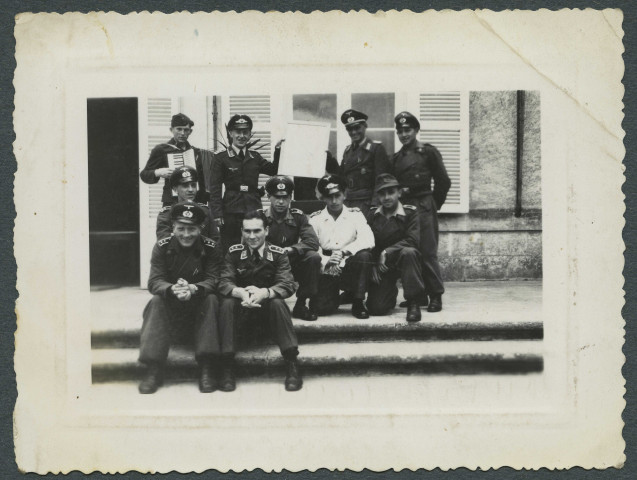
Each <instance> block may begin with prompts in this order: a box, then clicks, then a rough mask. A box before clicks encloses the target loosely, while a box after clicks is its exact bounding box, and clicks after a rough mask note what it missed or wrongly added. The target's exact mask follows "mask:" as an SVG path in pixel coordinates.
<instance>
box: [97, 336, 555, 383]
mask: <svg viewBox="0 0 637 480" xmlns="http://www.w3.org/2000/svg"><path fill="white" fill-rule="evenodd" d="M300 350H301V356H300V358H299V360H300V361H301V366H302V369H303V372H305V373H307V374H309V375H352V374H353V375H361V374H362V375H370V374H383V373H391V374H431V373H454V374H478V373H503V374H511V373H529V372H540V371H542V369H543V357H542V342H539V341H525V340H509V341H490V342H464V341H440V342H422V341H414V342H373V343H350V344H340V345H339V344H331V343H322V344H310V345H302V346H301V347H300ZM138 353H139V352H138V350H137V349H132V348H124V349H95V350H93V351H92V355H93V367H92V374H93V382H107V381H121V380H131V379H138V378H140V377H141V375H142V374H143V371H144V366H143V365H142V364H140V363H139V362H138V361H137V357H138ZM236 363H237V375H238V376H240V377H253V376H272V375H277V376H280V375H281V374H282V373H283V371H284V362H283V359H282V357H281V355H280V353H279V350H278V348H277V347H275V346H264V347H258V348H251V349H249V350H245V351H242V352H239V353H237V356H236ZM196 372H197V365H196V362H195V360H194V355H193V352H192V350H190V349H188V348H184V347H175V348H172V349H171V352H170V354H169V358H168V363H167V369H166V376H167V378H168V379H178V378H188V379H190V378H195V377H196Z"/></svg>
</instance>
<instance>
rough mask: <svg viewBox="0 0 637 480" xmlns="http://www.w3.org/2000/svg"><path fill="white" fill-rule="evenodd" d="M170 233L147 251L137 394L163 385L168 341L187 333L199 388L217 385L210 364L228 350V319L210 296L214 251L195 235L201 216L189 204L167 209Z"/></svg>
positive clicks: (218, 262)
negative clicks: (142, 366)
mask: <svg viewBox="0 0 637 480" xmlns="http://www.w3.org/2000/svg"><path fill="white" fill-rule="evenodd" d="M170 216H171V219H172V222H173V235H172V236H170V237H167V238H164V239H162V240H159V241H158V242H157V243H156V244H155V247H154V248H153V253H152V258H151V261H150V262H151V266H150V277H149V279H148V290H149V291H150V293H152V294H153V298H152V299H151V300H150V301H149V302H148V304H147V305H146V308H144V314H143V317H144V323H143V325H142V332H141V340H140V350H139V361H140V362H141V363H143V364H145V365H146V366H147V367H148V370H147V372H146V376H145V377H144V379H143V380H142V382H141V383H140V384H139V392H140V393H155V392H156V391H157V389H158V388H159V387H160V386H161V385H162V383H163V370H164V364H165V362H166V358H167V357H168V350H169V348H170V345H171V343H174V341H176V340H177V339H181V338H183V335H184V333H186V332H189V333H191V334H192V336H193V337H194V340H195V358H196V360H197V363H198V364H199V390H200V391H201V392H204V393H208V392H212V391H214V390H215V389H216V387H217V381H216V378H215V373H214V368H213V366H214V363H215V361H217V362H218V360H219V356H220V355H223V354H225V353H227V352H228V350H229V348H230V345H231V344H230V343H229V340H231V339H232V337H231V335H232V328H233V327H232V323H231V322H232V319H231V318H228V317H220V316H219V302H218V300H217V297H216V295H215V293H216V292H217V282H218V279H219V275H220V274H221V270H222V267H223V257H222V255H221V252H220V250H219V247H218V246H217V245H216V244H215V242H214V241H213V240H211V239H209V238H206V237H204V236H202V235H201V229H200V225H201V223H202V222H203V221H204V219H205V216H206V214H205V212H204V211H203V210H202V209H201V208H200V207H199V206H198V205H197V204H196V203H193V202H184V203H178V204H176V205H174V206H173V207H172V208H171V210H170Z"/></svg>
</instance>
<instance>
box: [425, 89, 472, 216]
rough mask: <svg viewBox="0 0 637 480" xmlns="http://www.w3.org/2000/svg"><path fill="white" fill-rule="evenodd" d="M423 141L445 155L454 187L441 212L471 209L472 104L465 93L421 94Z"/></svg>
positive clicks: (445, 161)
mask: <svg viewBox="0 0 637 480" xmlns="http://www.w3.org/2000/svg"><path fill="white" fill-rule="evenodd" d="M419 100H420V105H419V106H420V141H421V142H425V143H430V144H432V145H433V146H435V147H436V148H437V149H438V150H439V151H440V153H441V154H442V159H443V161H444V163H445V167H446V169H447V173H448V174H449V177H450V178H451V189H450V190H449V193H448V194H447V201H446V202H445V204H444V205H443V207H442V209H441V210H440V211H441V212H446V213H466V212H468V211H469V155H468V151H469V131H468V130H469V121H468V119H469V104H468V95H467V94H466V93H465V92H425V93H421V94H420V99H419Z"/></svg>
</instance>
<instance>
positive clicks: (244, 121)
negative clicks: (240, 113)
mask: <svg viewBox="0 0 637 480" xmlns="http://www.w3.org/2000/svg"><path fill="white" fill-rule="evenodd" d="M235 123H248V121H247V120H246V119H245V118H238V119H237V121H236V122H235Z"/></svg>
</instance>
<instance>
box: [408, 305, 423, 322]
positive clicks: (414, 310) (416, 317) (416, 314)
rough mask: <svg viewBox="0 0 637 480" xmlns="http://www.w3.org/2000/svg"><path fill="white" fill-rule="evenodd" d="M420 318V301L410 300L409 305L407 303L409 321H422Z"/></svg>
mask: <svg viewBox="0 0 637 480" xmlns="http://www.w3.org/2000/svg"><path fill="white" fill-rule="evenodd" d="M420 318H421V315H420V306H419V305H418V302H409V305H407V321H408V322H420Z"/></svg>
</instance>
